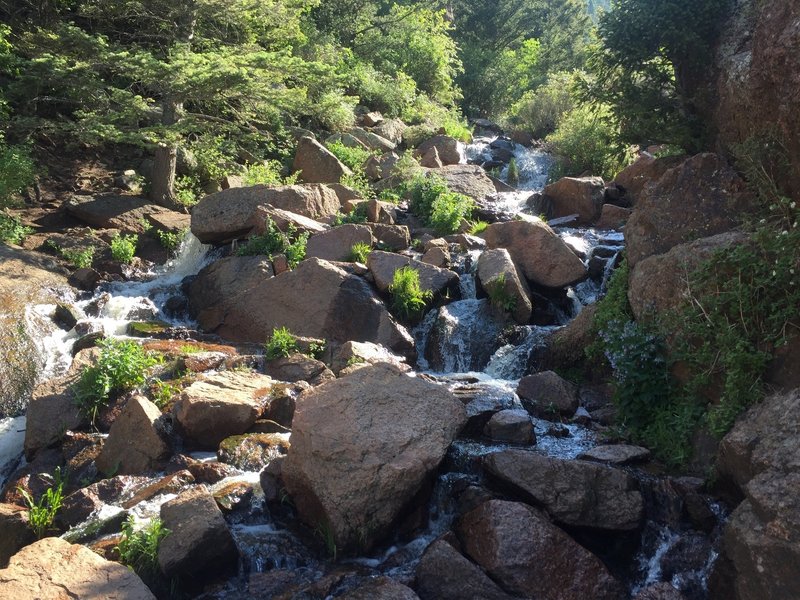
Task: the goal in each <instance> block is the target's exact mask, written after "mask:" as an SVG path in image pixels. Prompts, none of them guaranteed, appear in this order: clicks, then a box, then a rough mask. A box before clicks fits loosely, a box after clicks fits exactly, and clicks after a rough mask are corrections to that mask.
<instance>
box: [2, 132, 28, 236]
mask: <svg viewBox="0 0 800 600" xmlns="http://www.w3.org/2000/svg"><path fill="white" fill-rule="evenodd" d="M35 175H36V169H35V166H34V164H33V159H32V158H31V155H30V152H29V151H28V150H27V149H26V148H23V147H22V146H8V145H6V143H5V141H4V140H3V137H2V134H0V208H3V207H6V206H9V205H10V204H12V203H13V200H14V195H15V194H19V193H20V192H21V191H22V190H24V189H25V188H26V187H28V186H29V185H31V184H32V183H33V181H34V177H35ZM3 239H5V238H3ZM7 241H11V240H7ZM14 243H16V242H14Z"/></svg>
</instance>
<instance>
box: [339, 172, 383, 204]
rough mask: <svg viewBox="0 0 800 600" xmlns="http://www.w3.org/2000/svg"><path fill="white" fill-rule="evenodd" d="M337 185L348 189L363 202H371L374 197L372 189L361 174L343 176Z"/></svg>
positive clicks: (365, 177)
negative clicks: (363, 200) (362, 199)
mask: <svg viewBox="0 0 800 600" xmlns="http://www.w3.org/2000/svg"><path fill="white" fill-rule="evenodd" d="M339 183H341V184H342V185H345V186H347V187H349V188H350V189H351V190H353V191H355V192H356V194H358V195H359V196H360V197H361V198H364V199H365V200H372V199H373V198H374V197H375V190H374V189H372V186H371V185H370V183H369V179H367V176H366V175H365V174H364V173H363V172H353V173H352V174H350V175H343V176H342V178H341V180H340V181H339Z"/></svg>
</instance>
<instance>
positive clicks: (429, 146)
mask: <svg viewBox="0 0 800 600" xmlns="http://www.w3.org/2000/svg"><path fill="white" fill-rule="evenodd" d="M434 151H435V152H436V156H437V157H438V158H439V165H438V166H439V167H441V166H446V165H457V164H458V163H460V162H461V152H460V150H459V142H458V140H457V139H455V138H451V137H448V136H446V135H437V136H434V137H432V138H430V139H429V140H426V141H424V142H422V144H420V145H419V147H418V148H417V149H416V150H415V151H414V154H415V155H416V156H419V157H422V158H423V160H425V159H426V158H428V157H429V156H431V155H432V154H431V153H432V152H434ZM420 164H422V163H420ZM422 166H423V167H429V166H431V165H422ZM432 168H433V167H432Z"/></svg>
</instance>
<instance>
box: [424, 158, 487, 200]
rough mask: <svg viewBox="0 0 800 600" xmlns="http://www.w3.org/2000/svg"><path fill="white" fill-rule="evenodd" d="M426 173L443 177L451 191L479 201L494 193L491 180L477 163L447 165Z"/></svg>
mask: <svg viewBox="0 0 800 600" xmlns="http://www.w3.org/2000/svg"><path fill="white" fill-rule="evenodd" d="M428 175H429V176H436V177H441V178H443V179H444V180H445V181H446V182H447V187H449V188H450V189H451V190H452V191H454V192H457V193H459V194H464V195H465V196H469V197H470V198H472V199H473V200H477V201H479V202H480V201H482V200H485V199H486V198H487V197H488V196H493V195H494V194H495V189H494V184H493V183H492V180H491V179H489V176H488V175H487V174H486V171H484V170H483V169H482V168H481V167H479V166H477V165H447V166H444V167H442V168H441V169H431V170H429V171H428Z"/></svg>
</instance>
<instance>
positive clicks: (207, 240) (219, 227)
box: [192, 184, 341, 244]
mask: <svg viewBox="0 0 800 600" xmlns="http://www.w3.org/2000/svg"><path fill="white" fill-rule="evenodd" d="M265 206H270V207H272V208H276V209H281V210H285V211H289V212H292V213H296V214H299V215H302V216H304V217H308V218H310V219H322V218H325V217H331V216H333V215H335V214H336V213H337V212H339V210H341V203H340V202H339V197H338V196H337V195H336V192H334V191H333V190H332V189H330V188H329V187H327V186H324V185H319V184H306V185H283V186H278V187H270V186H266V185H254V186H251V187H245V188H231V189H228V190H223V191H221V192H217V193H216V194H211V195H210V196H206V197H205V198H203V199H202V200H200V202H198V203H197V205H195V207H194V208H193V209H192V233H193V234H194V235H195V236H196V237H197V239H199V240H200V241H201V242H203V243H204V244H224V243H227V242H230V241H232V240H236V239H239V238H242V237H246V236H247V235H249V234H250V233H251V232H252V230H253V228H254V227H257V226H259V225H260V226H261V227H263V221H264V216H270V215H269V213H267V215H264V216H259V218H256V211H257V210H258V208H259V207H265Z"/></svg>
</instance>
